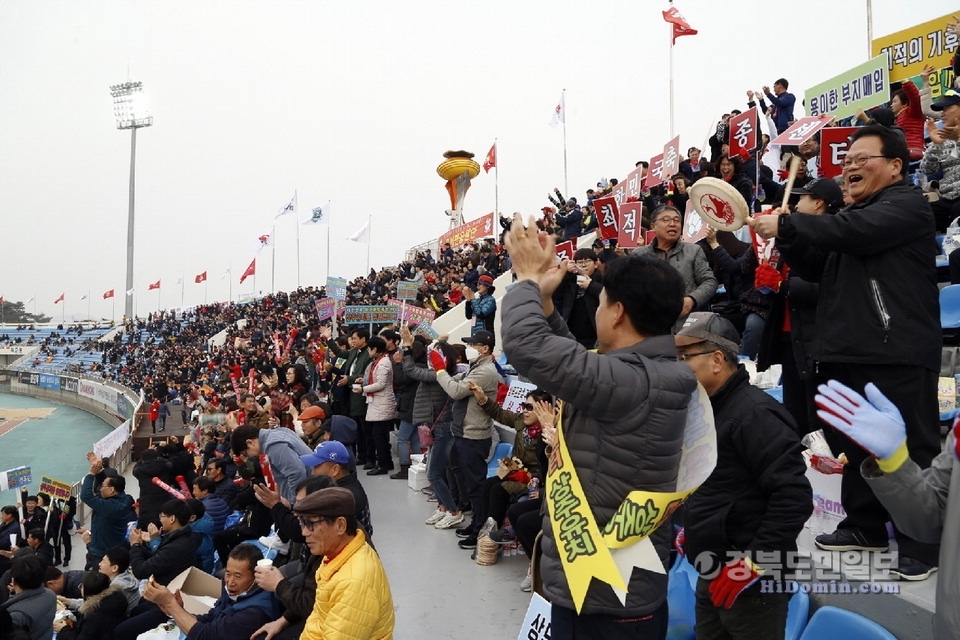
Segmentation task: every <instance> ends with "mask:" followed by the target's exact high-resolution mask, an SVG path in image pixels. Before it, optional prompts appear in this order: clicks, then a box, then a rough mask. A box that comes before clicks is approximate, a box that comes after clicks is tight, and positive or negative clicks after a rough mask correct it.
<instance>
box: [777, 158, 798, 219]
mask: <svg viewBox="0 0 960 640" xmlns="http://www.w3.org/2000/svg"><path fill="white" fill-rule="evenodd" d="M801 162H802V160H801V159H800V156H792V157H791V158H790V165H789V169H790V174H789V175H788V176H787V186H786V188H784V190H783V200H782V201H781V202H780V206H781V207H786V206H790V204H789V203H790V192H791V191H793V183H794V181H795V180H796V179H797V171H798V170H799V169H800V163H801Z"/></svg>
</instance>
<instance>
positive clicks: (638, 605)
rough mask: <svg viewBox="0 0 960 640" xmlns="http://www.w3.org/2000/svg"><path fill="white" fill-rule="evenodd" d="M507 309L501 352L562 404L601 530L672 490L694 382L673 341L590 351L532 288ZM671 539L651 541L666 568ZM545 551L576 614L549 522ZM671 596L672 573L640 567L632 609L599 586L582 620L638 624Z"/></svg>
mask: <svg viewBox="0 0 960 640" xmlns="http://www.w3.org/2000/svg"><path fill="white" fill-rule="evenodd" d="M697 251H698V252H699V248H697ZM503 306H504V316H503V348H504V351H505V352H506V353H507V355H508V356H509V358H510V362H511V363H512V364H513V365H514V366H515V367H516V369H517V371H518V372H519V373H520V374H521V375H523V376H526V377H527V378H528V379H529V380H530V381H531V382H533V383H535V384H536V385H537V386H538V387H539V388H541V389H543V390H544V391H547V392H549V393H551V394H552V395H554V396H556V397H558V398H561V399H563V400H564V401H565V403H566V404H565V406H564V410H563V418H562V419H563V422H562V428H563V433H564V438H565V440H566V443H567V448H568V451H569V456H570V461H571V462H572V463H573V466H574V467H575V468H576V469H577V471H578V474H579V477H580V482H581V484H582V486H583V488H584V491H585V493H586V497H587V501H588V502H589V504H590V507H591V509H592V511H593V514H594V517H595V518H596V521H597V524H598V525H599V527H600V528H601V529H603V528H604V527H605V526H606V524H607V523H608V522H609V521H610V519H611V518H612V517H613V515H614V514H615V513H616V511H617V509H618V508H619V507H620V505H621V503H622V502H623V499H624V498H625V497H626V496H627V495H628V494H629V493H630V492H631V491H634V490H637V489H641V490H647V491H659V492H672V491H674V490H676V486H677V472H678V469H679V465H680V447H681V445H682V444H683V432H684V429H685V426H686V421H687V405H688V404H689V403H690V399H691V397H692V394H693V393H694V391H695V390H696V388H697V381H696V378H694V376H693V372H692V371H691V370H690V368H689V367H687V366H686V365H685V364H682V363H679V362H677V361H676V353H677V351H676V345H675V344H674V342H673V336H671V335H663V336H654V337H651V338H647V339H645V340H643V341H641V342H638V343H637V344H635V345H632V346H630V347H627V348H624V349H617V350H615V351H610V352H608V353H604V354H600V353H594V352H591V351H588V350H587V349H586V348H585V347H583V346H582V345H580V344H579V343H577V342H576V340H575V338H574V337H573V335H572V334H570V332H569V331H568V330H567V327H566V325H565V324H564V323H563V319H562V318H561V317H560V315H559V314H558V313H556V312H554V313H553V314H552V315H551V316H550V317H549V318H546V317H544V315H543V307H542V303H541V300H540V287H539V286H538V285H537V284H536V283H534V282H531V281H524V282H520V283H518V284H516V285H515V286H514V287H513V288H512V289H510V291H508V292H507V294H506V296H505V297H504V305H503ZM671 538H672V531H671V527H670V526H669V525H668V526H662V527H660V528H658V529H657V530H656V531H655V532H654V533H653V534H652V535H651V536H650V540H651V541H652V542H653V545H654V547H655V548H656V550H657V553H658V554H659V556H660V560H661V562H663V564H664V567H666V564H667V561H668V557H669V554H670V543H671ZM542 544H543V560H542V564H541V574H542V577H543V587H544V591H545V592H546V594H547V599H548V600H550V602H552V603H553V604H554V605H558V606H562V607H565V608H567V609H573V608H574V604H573V599H572V598H571V596H570V589H569V587H568V586H567V580H566V578H565V577H564V573H563V566H562V565H561V563H560V556H559V552H558V545H557V541H556V539H555V537H554V532H553V527H552V526H551V523H550V519H549V518H544V521H543V541H542ZM666 597H667V575H666V573H654V572H651V571H645V570H641V569H634V571H633V574H632V576H631V578H630V583H629V586H628V593H627V599H626V606H624V605H622V604H620V599H619V597H618V596H617V595H616V594H615V593H614V592H613V588H612V587H610V586H609V585H607V584H605V583H603V582H600V581H598V580H594V581H593V582H592V583H591V584H590V587H589V589H588V590H587V596H586V599H585V601H584V604H583V608H582V610H581V611H580V613H581V615H583V614H597V613H600V614H606V615H613V616H616V617H641V616H645V615H648V614H650V613H652V612H654V611H656V610H657V609H658V608H659V607H660V606H661V605H662V604H663V602H664V600H665V599H666Z"/></svg>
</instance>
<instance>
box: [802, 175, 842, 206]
mask: <svg viewBox="0 0 960 640" xmlns="http://www.w3.org/2000/svg"><path fill="white" fill-rule="evenodd" d="M793 192H794V193H795V194H797V195H799V196H813V197H814V198H820V199H821V200H823V201H824V202H826V203H827V208H828V209H831V210H834V211H835V210H837V209H841V208H843V191H842V190H841V189H840V185H838V184H837V182H836V181H835V180H834V179H833V178H817V179H816V180H811V181H810V182H808V183H807V184H806V185H804V186H802V187H799V188H797V189H794V190H793Z"/></svg>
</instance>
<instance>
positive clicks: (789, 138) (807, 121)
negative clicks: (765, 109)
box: [770, 115, 833, 147]
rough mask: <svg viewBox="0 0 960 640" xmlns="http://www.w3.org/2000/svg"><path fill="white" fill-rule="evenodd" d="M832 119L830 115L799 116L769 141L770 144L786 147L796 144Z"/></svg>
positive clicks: (810, 136) (809, 136)
mask: <svg viewBox="0 0 960 640" xmlns="http://www.w3.org/2000/svg"><path fill="white" fill-rule="evenodd" d="M832 120H833V117H832V116H828V115H823V116H805V117H803V118H800V119H799V120H797V121H796V122H794V123H793V124H792V125H790V128H789V129H787V130H786V131H784V132H783V133H781V134H780V135H778V136H777V137H776V138H774V139H773V140H771V141H770V144H779V145H784V146H787V147H792V146H797V145H798V144H801V143H803V142H804V141H806V140H809V139H810V138H812V137H813V134H815V133H816V132H817V131H820V129H823V128H824V127H825V126H827V125H828V124H830V122H831V121H832Z"/></svg>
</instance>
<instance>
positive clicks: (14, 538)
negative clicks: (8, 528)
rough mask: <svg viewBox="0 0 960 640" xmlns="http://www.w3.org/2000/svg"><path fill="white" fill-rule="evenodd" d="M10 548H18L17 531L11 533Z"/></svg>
mask: <svg viewBox="0 0 960 640" xmlns="http://www.w3.org/2000/svg"><path fill="white" fill-rule="evenodd" d="M10 548H11V549H16V548H17V534H15V533H11V534H10Z"/></svg>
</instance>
